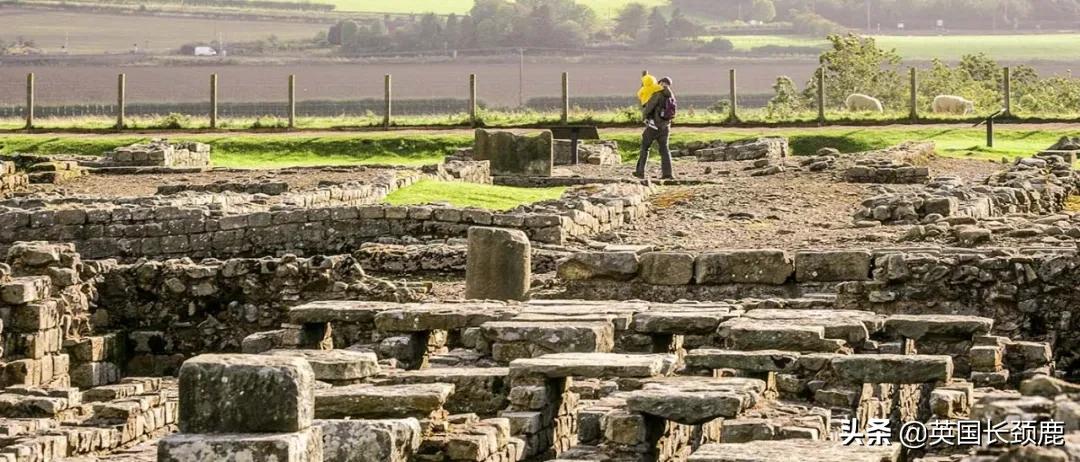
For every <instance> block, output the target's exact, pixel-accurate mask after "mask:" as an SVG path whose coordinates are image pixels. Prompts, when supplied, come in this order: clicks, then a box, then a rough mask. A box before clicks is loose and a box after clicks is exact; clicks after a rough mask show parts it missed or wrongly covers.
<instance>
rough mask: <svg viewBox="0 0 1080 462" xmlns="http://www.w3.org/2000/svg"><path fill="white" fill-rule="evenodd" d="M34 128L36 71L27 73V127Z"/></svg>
mask: <svg viewBox="0 0 1080 462" xmlns="http://www.w3.org/2000/svg"><path fill="white" fill-rule="evenodd" d="M31 128H34V73H33V72H31V73H29V74H26V129H27V130H29V129H31Z"/></svg>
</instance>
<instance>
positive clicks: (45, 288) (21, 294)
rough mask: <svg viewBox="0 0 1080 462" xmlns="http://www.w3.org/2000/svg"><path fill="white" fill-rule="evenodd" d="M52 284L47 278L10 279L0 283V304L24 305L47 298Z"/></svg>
mask: <svg viewBox="0 0 1080 462" xmlns="http://www.w3.org/2000/svg"><path fill="white" fill-rule="evenodd" d="M51 288H52V282H51V281H50V280H49V278H48V277H47V276H27V277H16V278H11V279H10V280H8V281H4V282H0V302H2V303H5V304H8V305H25V304H27V303H33V302H36V301H38V300H44V299H46V298H48V297H49V290H50V289H51Z"/></svg>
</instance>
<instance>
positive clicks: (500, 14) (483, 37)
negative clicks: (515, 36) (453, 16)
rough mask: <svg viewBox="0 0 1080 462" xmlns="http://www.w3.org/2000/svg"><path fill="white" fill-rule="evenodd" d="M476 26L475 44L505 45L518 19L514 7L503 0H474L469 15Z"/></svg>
mask: <svg viewBox="0 0 1080 462" xmlns="http://www.w3.org/2000/svg"><path fill="white" fill-rule="evenodd" d="M469 15H470V16H472V18H473V23H474V24H475V26H476V43H477V45H482V44H493V43H505V41H506V40H507V39H508V38H509V37H510V34H511V33H513V32H514V21H515V18H517V17H518V15H517V11H516V9H515V8H514V5H512V4H510V3H507V2H505V1H503V0H476V3H474V4H473V7H472V10H471V11H470V13H469Z"/></svg>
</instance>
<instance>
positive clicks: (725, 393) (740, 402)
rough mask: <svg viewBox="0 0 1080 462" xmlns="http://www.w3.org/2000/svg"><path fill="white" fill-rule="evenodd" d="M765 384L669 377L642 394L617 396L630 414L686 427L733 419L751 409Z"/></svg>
mask: <svg viewBox="0 0 1080 462" xmlns="http://www.w3.org/2000/svg"><path fill="white" fill-rule="evenodd" d="M764 390H765V381H763V380H757V379H746V378H707V377H672V378H664V379H657V380H655V381H651V382H648V383H646V384H645V385H644V386H643V387H642V389H641V390H636V391H632V392H627V393H620V394H619V395H618V397H620V398H623V399H625V400H626V404H627V408H628V409H629V410H631V411H633V412H641V413H645V414H650V415H654V416H657V417H661V418H663V419H666V420H671V421H675V422H678V423H681V424H686V425H698V424H703V423H706V422H709V421H712V420H714V419H717V418H721V417H723V418H733V417H736V416H738V415H739V413H741V412H742V411H743V410H744V409H747V408H749V407H751V406H753V405H754V404H755V403H756V402H757V400H758V397H760V395H761V392H762V391H764Z"/></svg>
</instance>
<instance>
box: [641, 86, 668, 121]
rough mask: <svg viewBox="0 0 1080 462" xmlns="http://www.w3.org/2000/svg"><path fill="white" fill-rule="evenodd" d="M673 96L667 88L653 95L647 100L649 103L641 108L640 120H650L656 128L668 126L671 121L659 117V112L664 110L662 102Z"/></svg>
mask: <svg viewBox="0 0 1080 462" xmlns="http://www.w3.org/2000/svg"><path fill="white" fill-rule="evenodd" d="M674 95H675V94H674V93H672V91H671V88H669V87H668V88H664V90H663V91H658V92H656V93H653V95H652V97H650V98H649V102H647V103H645V105H644V106H642V107H641V118H642V119H644V120H646V121H648V120H652V121H653V124H655V125H656V126H657V128H659V127H667V126H670V125H671V121H670V120H664V119H663V118H662V117H660V111H661V110H662V109H663V108H664V104H665V102H664V101H665V100H666V99H668V98H671V97H672V96H674Z"/></svg>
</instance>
